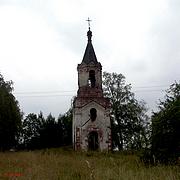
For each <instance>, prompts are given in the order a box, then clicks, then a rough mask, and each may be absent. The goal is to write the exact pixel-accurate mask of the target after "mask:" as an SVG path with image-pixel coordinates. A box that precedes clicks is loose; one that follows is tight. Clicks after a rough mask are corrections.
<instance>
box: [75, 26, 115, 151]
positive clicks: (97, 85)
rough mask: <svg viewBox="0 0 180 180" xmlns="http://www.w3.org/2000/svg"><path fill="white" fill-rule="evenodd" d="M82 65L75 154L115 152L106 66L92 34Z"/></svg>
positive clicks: (89, 34) (88, 35) (78, 93)
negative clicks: (98, 55)
mask: <svg viewBox="0 0 180 180" xmlns="http://www.w3.org/2000/svg"><path fill="white" fill-rule="evenodd" d="M87 37H88V43H87V47H86V50H85V53H84V57H83V60H82V62H81V64H78V66H77V71H78V91H77V96H76V98H75V99H74V102H73V146H74V149H75V150H85V151H87V150H99V151H109V150H111V145H112V140H111V123H110V108H111V105H110V102H109V100H108V99H107V98H104V96H103V90H102V66H101V63H100V62H98V61H97V58H96V54H95V52H94V48H93V45H92V40H91V38H92V32H91V30H90V27H89V31H88V32H87Z"/></svg>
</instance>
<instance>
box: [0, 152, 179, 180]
mask: <svg viewBox="0 0 180 180" xmlns="http://www.w3.org/2000/svg"><path fill="white" fill-rule="evenodd" d="M15 177H17V179H25V180H28V179H37V180H41V179H42V180H46V179H47V180H48V179H51V180H56V179H60V180H64V179H68V180H73V179H75V180H76V179H82V180H86V179H97V180H114V179H120V180H130V179H133V180H146V179H148V180H161V179H162V180H166V179H167V180H178V179H180V167H178V166H155V167H145V166H144V165H143V164H141V163H140V162H139V160H138V158H137V157H136V156H135V155H123V154H120V153H115V154H112V153H109V154H105V153H97V152H96V153H92V152H88V153H80V152H74V151H72V150H63V149H50V150H41V151H32V152H12V153H11V152H6V153H0V179H15Z"/></svg>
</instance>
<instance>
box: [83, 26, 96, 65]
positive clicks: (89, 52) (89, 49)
mask: <svg viewBox="0 0 180 180" xmlns="http://www.w3.org/2000/svg"><path fill="white" fill-rule="evenodd" d="M87 37H88V43H87V46H86V50H85V53H84V57H83V60H82V63H85V64H89V63H94V64H96V63H98V61H97V58H96V54H95V52H94V48H93V45H92V41H91V37H92V32H91V30H90V27H89V31H88V32H87Z"/></svg>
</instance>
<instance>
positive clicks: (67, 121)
mask: <svg viewBox="0 0 180 180" xmlns="http://www.w3.org/2000/svg"><path fill="white" fill-rule="evenodd" d="M58 125H59V127H62V132H63V134H62V143H63V145H72V108H70V109H69V110H68V111H67V112H66V113H65V114H64V115H59V117H58Z"/></svg>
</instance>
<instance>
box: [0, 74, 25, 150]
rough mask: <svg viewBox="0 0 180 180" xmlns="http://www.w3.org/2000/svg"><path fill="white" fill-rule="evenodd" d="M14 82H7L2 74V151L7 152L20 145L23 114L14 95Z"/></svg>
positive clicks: (0, 146) (0, 123)
mask: <svg viewBox="0 0 180 180" xmlns="http://www.w3.org/2000/svg"><path fill="white" fill-rule="evenodd" d="M12 91H13V82H12V81H5V80H4V78H3V76H2V75H1V74H0V149H2V150H6V149H9V148H12V147H15V146H16V145H17V144H18V138H19V131H20V128H21V119H22V113H21V112H20V108H19V104H18V101H17V100H16V98H15V97H14V95H13V94H12Z"/></svg>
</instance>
